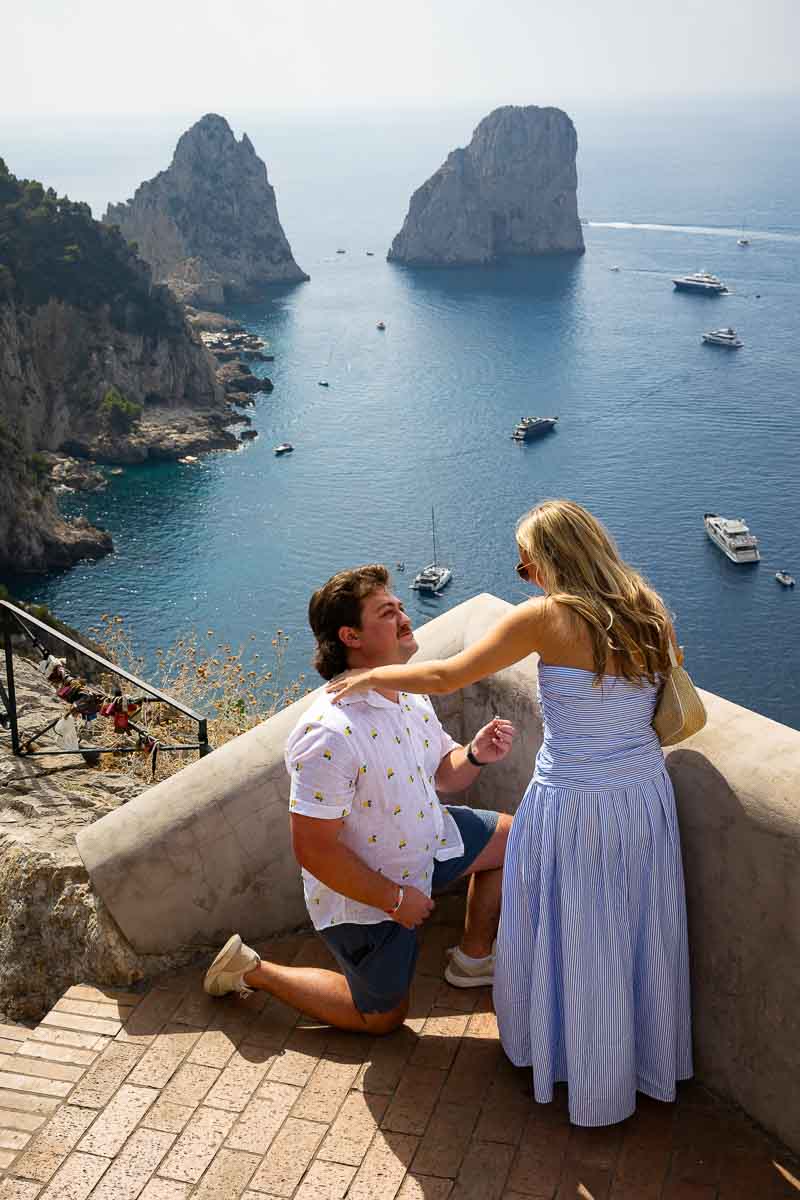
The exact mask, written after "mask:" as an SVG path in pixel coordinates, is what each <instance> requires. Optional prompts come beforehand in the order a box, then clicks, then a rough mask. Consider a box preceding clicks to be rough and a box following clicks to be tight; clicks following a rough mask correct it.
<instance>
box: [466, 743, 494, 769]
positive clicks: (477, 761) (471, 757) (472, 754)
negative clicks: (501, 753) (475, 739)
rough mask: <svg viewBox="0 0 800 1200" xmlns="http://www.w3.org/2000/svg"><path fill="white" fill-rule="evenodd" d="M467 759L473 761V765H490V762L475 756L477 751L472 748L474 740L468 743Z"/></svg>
mask: <svg viewBox="0 0 800 1200" xmlns="http://www.w3.org/2000/svg"><path fill="white" fill-rule="evenodd" d="M467 761H468V762H471V763H472V765H473V767H488V765H489V764H488V763H485V762H481V760H480V759H479V758H476V757H475V752H474V751H473V749H472V742H470V743H469V744H468V745H467Z"/></svg>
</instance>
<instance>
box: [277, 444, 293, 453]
mask: <svg viewBox="0 0 800 1200" xmlns="http://www.w3.org/2000/svg"><path fill="white" fill-rule="evenodd" d="M272 449H273V452H274V453H275V454H289V453H290V452H291V451H292V450H294V446H293V445H292V443H291V442H279V443H278V445H277V446H273V447H272Z"/></svg>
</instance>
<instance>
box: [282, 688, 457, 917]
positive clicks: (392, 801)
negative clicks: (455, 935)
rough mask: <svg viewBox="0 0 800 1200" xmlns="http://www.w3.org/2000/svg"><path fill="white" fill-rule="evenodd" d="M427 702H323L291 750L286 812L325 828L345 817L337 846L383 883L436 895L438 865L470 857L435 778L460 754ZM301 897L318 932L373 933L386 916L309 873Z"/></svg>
mask: <svg viewBox="0 0 800 1200" xmlns="http://www.w3.org/2000/svg"><path fill="white" fill-rule="evenodd" d="M458 744H459V743H458V742H456V741H454V740H453V738H451V737H450V735H449V734H448V733H446V732H445V730H444V729H443V728H442V726H441V724H440V723H439V719H438V717H437V716H436V713H435V712H434V711H433V706H432V705H431V702H430V700H429V699H428V697H427V696H412V695H410V694H408V693H406V692H401V693H400V698H399V702H398V703H395V702H394V701H393V700H388V699H387V698H386V697H385V696H382V695H381V694H380V693H379V692H360V693H356V694H355V695H353V696H347V697H345V699H344V700H342V701H340V703H339V704H338V705H336V704H333V703H332V702H331V700H330V699H329V698H328V697H327V696H325V695H323V696H321V697H320V698H319V699H317V700H315V702H314V704H313V705H312V707H311V708H310V709H309V710H308V712H307V713H306V714H305V715H304V716H303V717H301V719H300V720H299V721H298V723H297V725H296V726H295V728H294V729H293V731H292V733H291V734H290V736H289V740H288V742H287V745H286V767H287V770H288V771H289V775H290V776H291V790H290V797H289V809H290V811H291V812H293V813H298V814H299V815H301V816H304V817H317V818H320V819H322V820H326V819H327V820H335V819H336V818H341V817H343V818H344V829H343V832H342V837H341V841H342V842H343V843H344V844H345V845H346V846H348V847H349V848H350V849H351V850H352V851H353V852H354V853H355V854H357V855H358V857H359V858H360V859H361V860H362V862H365V863H366V864H367V866H369V867H372V869H373V870H375V871H380V872H381V873H382V874H383V875H385V876H386V878H387V879H391V880H393V881H394V882H395V883H399V884H402V885H404V886H405V885H410V886H413V887H416V888H419V890H420V891H421V892H425V893H426V894H427V895H430V891H431V880H432V876H433V864H434V860H435V859H439V860H440V861H444V860H445V859H449V858H456V857H457V856H459V855H461V854H463V853H464V844H463V842H462V840H461V835H460V833H459V831H458V826H457V825H456V823H455V821H454V820H453V818H452V817H451V816H450V814H449V813H448V812H447V810H446V809H445V808H444V807H443V806H442V804H441V803H440V801H439V797H438V796H437V794H436V787H435V784H434V779H435V776H436V772H437V770H438V768H439V764H440V762H441V761H442V759H443V758H444V756H445V755H446V754H449V752H450V751H451V750H453V749H454V748H455V747H457V746H458ZM302 875H303V888H304V891H305V899H306V905H307V907H308V911H309V914H310V916H311V920H312V922H313V924H314V926H315V928H317V929H326V928H327V927H328V926H329V925H341V924H344V923H346V922H353V923H355V924H359V925H375V924H377V922H379V921H385V920H387V916H386V913H385V912H383V911H382V910H381V909H379V908H373V907H372V906H371V905H369V904H362V903H360V901H358V900H350V899H349V898H348V897H347V896H342V895H340V893H339V892H334V891H333V890H332V889H331V888H329V887H326V885H325V884H324V883H321V882H320V880H318V879H316V878H315V877H314V876H313V875H311V874H310V873H309V872H308V871H306V870H305V869H303V871H302Z"/></svg>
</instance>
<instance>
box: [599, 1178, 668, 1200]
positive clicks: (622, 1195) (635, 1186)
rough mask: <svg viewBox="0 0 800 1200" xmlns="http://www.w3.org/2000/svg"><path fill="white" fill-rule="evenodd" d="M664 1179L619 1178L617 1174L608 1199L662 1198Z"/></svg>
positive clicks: (656, 1199) (650, 1199)
mask: <svg viewBox="0 0 800 1200" xmlns="http://www.w3.org/2000/svg"><path fill="white" fill-rule="evenodd" d="M663 1182H664V1181H663V1179H656V1180H639V1181H637V1182H636V1183H632V1182H631V1181H630V1180H629V1179H619V1178H618V1177H617V1176H616V1175H615V1176H614V1179H613V1181H612V1183H611V1191H610V1192H609V1193H608V1200H660V1198H661V1188H662V1186H663Z"/></svg>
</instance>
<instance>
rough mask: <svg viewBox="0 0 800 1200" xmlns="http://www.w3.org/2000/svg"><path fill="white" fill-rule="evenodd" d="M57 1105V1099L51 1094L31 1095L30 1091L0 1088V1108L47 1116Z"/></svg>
mask: <svg viewBox="0 0 800 1200" xmlns="http://www.w3.org/2000/svg"><path fill="white" fill-rule="evenodd" d="M58 1105H59V1101H58V1100H57V1099H55V1097H53V1096H32V1095H30V1093H23V1092H11V1091H7V1090H6V1089H5V1088H0V1108H7V1109H11V1110H12V1111H14V1112H25V1113H39V1114H40V1115H42V1116H49V1115H50V1113H51V1112H55V1110H56V1109H57V1108H58Z"/></svg>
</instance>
